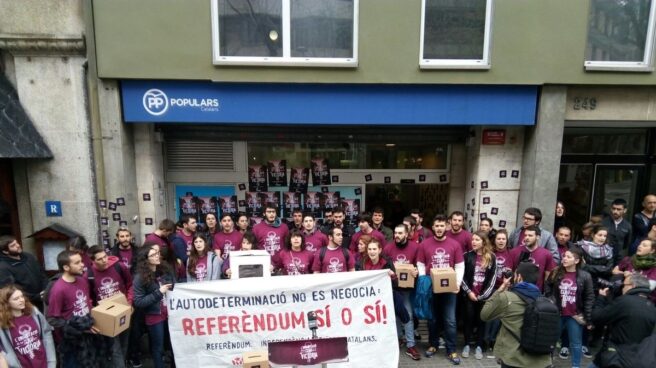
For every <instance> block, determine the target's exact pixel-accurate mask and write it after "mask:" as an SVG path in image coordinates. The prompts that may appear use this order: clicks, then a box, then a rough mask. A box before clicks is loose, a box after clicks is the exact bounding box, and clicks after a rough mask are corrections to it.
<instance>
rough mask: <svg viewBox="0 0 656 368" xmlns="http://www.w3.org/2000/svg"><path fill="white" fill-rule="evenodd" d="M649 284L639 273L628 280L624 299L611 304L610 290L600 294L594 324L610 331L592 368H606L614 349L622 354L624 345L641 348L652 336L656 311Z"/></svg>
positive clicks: (618, 298)
mask: <svg viewBox="0 0 656 368" xmlns="http://www.w3.org/2000/svg"><path fill="white" fill-rule="evenodd" d="M649 293H650V290H649V280H647V278H646V277H645V276H643V275H641V274H639V273H632V274H630V275H629V276H627V277H625V278H624V282H623V283H622V295H620V296H619V297H617V298H615V299H614V300H613V301H612V302H610V303H609V298H608V297H607V296H608V295H609V294H610V293H609V289H608V288H603V289H601V290H599V298H597V303H596V305H595V309H594V310H593V312H592V321H591V322H592V324H594V325H595V326H597V328H600V327H602V326H604V325H606V326H607V328H608V330H607V331H608V337H607V339H606V340H607V341H605V342H604V346H603V347H602V349H601V351H600V352H599V353H598V354H597V356H596V357H595V360H594V363H592V364H591V365H590V368H596V367H604V366H607V365H608V363H607V362H606V361H604V360H605V358H606V357H607V356H608V355H607V354H604V353H605V352H608V347H610V346H612V347H614V348H615V349H616V350H619V351H621V350H622V345H627V344H638V343H640V342H641V341H642V340H643V339H644V338H645V337H647V336H650V335H651V334H652V332H653V331H654V326H655V325H656V309H655V308H654V305H653V304H652V303H651V301H650V300H649Z"/></svg>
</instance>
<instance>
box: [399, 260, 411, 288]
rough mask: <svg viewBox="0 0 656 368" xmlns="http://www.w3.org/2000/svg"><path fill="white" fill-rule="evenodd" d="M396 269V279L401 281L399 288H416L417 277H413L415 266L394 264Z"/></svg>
mask: <svg viewBox="0 0 656 368" xmlns="http://www.w3.org/2000/svg"><path fill="white" fill-rule="evenodd" d="M394 268H395V269H396V279H397V280H398V281H399V287H400V288H411V289H413V288H414V287H415V277H414V276H412V271H414V269H415V266H414V265H412V264H408V263H394Z"/></svg>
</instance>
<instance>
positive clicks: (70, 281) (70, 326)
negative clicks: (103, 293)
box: [46, 250, 98, 367]
mask: <svg viewBox="0 0 656 368" xmlns="http://www.w3.org/2000/svg"><path fill="white" fill-rule="evenodd" d="M57 266H58V267H59V271H60V272H61V273H62V274H61V277H60V278H59V279H57V281H55V282H54V284H53V285H52V288H51V289H50V291H49V292H48V295H47V297H48V310H47V312H46V317H47V318H48V323H50V325H51V326H52V327H54V328H55V329H56V330H55V331H56V333H57V334H56V336H58V339H56V341H58V345H59V346H58V348H59V350H60V351H62V367H83V366H84V364H83V362H82V361H81V359H80V355H81V354H79V353H83V354H84V355H85V356H87V357H88V356H89V352H80V351H79V350H78V349H77V348H78V347H79V346H80V345H79V344H78V343H79V342H80V341H81V340H84V339H85V337H84V336H83V335H84V334H85V333H91V334H97V333H98V329H97V328H95V327H93V326H92V320H91V317H90V315H89V312H90V311H91V307H92V302H91V297H90V294H89V282H88V281H87V279H86V278H85V277H84V276H83V273H84V263H82V256H80V254H79V253H77V252H74V251H70V250H65V251H63V252H61V253H59V254H58V255H57ZM87 347H88V346H87ZM91 355H92V356H93V355H95V352H92V354H91Z"/></svg>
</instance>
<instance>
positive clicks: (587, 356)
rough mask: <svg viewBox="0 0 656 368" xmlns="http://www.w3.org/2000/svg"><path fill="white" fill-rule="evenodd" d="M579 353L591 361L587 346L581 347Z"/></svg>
mask: <svg viewBox="0 0 656 368" xmlns="http://www.w3.org/2000/svg"><path fill="white" fill-rule="evenodd" d="M581 352H582V353H583V356H584V357H586V358H588V359H592V353H591V352H590V350H588V347H587V346H582V347H581Z"/></svg>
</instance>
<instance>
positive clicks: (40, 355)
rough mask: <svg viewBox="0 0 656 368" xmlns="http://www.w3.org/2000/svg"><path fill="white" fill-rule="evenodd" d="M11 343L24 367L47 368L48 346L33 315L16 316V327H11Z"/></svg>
mask: <svg viewBox="0 0 656 368" xmlns="http://www.w3.org/2000/svg"><path fill="white" fill-rule="evenodd" d="M9 335H10V336H11V345H12V347H13V348H14V352H15V353H16V358H18V362H19V363H20V365H21V367H23V368H46V367H48V359H47V358H46V348H45V346H44V345H43V340H42V339H41V331H39V326H38V324H37V323H36V321H35V320H34V318H32V316H20V317H16V318H14V327H12V328H10V329H9Z"/></svg>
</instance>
